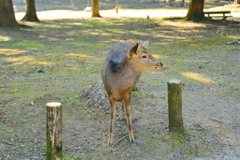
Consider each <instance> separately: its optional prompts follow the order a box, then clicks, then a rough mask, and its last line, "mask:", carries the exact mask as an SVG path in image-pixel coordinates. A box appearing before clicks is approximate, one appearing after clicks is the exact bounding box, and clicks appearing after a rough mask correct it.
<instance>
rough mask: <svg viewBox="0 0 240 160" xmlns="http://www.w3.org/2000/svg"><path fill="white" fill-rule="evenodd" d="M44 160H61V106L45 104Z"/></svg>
mask: <svg viewBox="0 0 240 160" xmlns="http://www.w3.org/2000/svg"><path fill="white" fill-rule="evenodd" d="M46 120H47V122H46V159H47V160H61V159H62V156H63V155H62V104H61V103H58V102H51V103H47V104H46Z"/></svg>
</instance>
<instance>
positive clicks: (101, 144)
mask: <svg viewBox="0 0 240 160" xmlns="http://www.w3.org/2000/svg"><path fill="white" fill-rule="evenodd" d="M69 12H71V13H70V14H69ZM146 12H148V11H141V13H139V14H142V13H144V15H145V13H146ZM164 12H165V11H164ZM168 12H169V13H172V11H169V10H168ZM67 13H68V14H67ZM81 13H83V12H81ZM180 13H181V14H182V15H185V13H186V10H184V11H179V13H177V12H174V16H175V14H176V15H179V14H180ZM84 14H89V13H84ZM234 14H236V15H238V14H239V12H236V13H234ZM22 15H23V13H17V14H16V17H17V19H18V20H19V19H20V17H22ZM47 15H48V17H47ZM49 15H50V16H49ZM55 15H57V17H58V16H59V15H62V16H66V17H64V20H61V19H59V20H57V21H54V22H51V20H52V19H55V18H57V17H55ZM102 15H104V13H102ZM129 15H131V14H130V13H129ZM144 15H143V17H145V16H144ZM172 15H173V14H170V16H172ZM38 16H39V19H40V20H41V19H42V20H44V21H45V22H44V23H45V24H51V23H56V22H59V23H62V22H67V23H70V21H71V20H73V19H74V20H76V19H80V20H84V19H88V18H89V17H88V15H82V14H81V16H79V12H74V11H59V12H58V11H46V12H41V13H39V14H38ZM125 16H126V15H124V17H125ZM150 17H151V16H150ZM236 18H237V17H236ZM47 19H49V20H47ZM66 19H68V20H66ZM26 24H30V25H32V26H34V24H32V23H26ZM148 25H149V24H148ZM155 25H156V24H152V26H150V27H155V29H156V32H157V33H159V34H161V33H162V32H164V34H165V38H164V39H160V38H158V39H157V38H156V39H154V38H151V37H148V38H149V39H150V42H151V41H152V42H154V43H157V41H161V43H165V42H174V41H180V40H184V39H203V38H208V37H213V36H214V35H219V36H222V35H224V34H225V32H227V34H228V35H229V36H234V37H235V38H236V39H239V38H240V30H239V24H238V23H236V24H233V23H231V24H228V25H227V24H226V25H222V26H218V25H217V24H214V23H213V24H212V23H210V24H208V25H207V27H206V26H205V24H201V23H192V22H186V23H182V22H174V21H161V22H159V24H158V25H157V26H155ZM169 26H170V27H169ZM131 27H133V29H134V27H137V26H131ZM147 27H149V26H147ZM216 27H218V28H217V29H216ZM190 28H192V29H191V30H190ZM77 29H78V28H71V30H77ZM130 29H131V28H130ZM160 30H161V31H160ZM169 30H175V32H174V33H172V32H169ZM189 30H190V31H189ZM199 30H200V31H201V32H199ZM0 31H5V30H3V29H1V30H0ZM62 31H64V30H62ZM65 31H69V30H68V29H67V28H65ZM7 32H8V30H7ZM22 32H24V36H26V37H27V38H28V39H32V40H36V39H37V38H39V36H38V37H34V36H32V35H36V34H39V35H41V34H42V35H43V34H44V31H31V32H29V34H26V31H24V30H23V31H22ZM37 32H38V33H37ZM2 33H3V32H2ZM176 33H177V34H176ZM8 34H9V35H11V34H12V35H13V34H18V33H11V32H9V33H8ZM176 35H177V36H176ZM48 36H49V37H54V36H56V35H54V32H52V33H51V34H50V33H49V35H48ZM26 37H25V38H26ZM63 37H65V38H66V37H67V35H63ZM55 38H56V37H55ZM61 38H62V37H61ZM114 38H117V37H113V39H114ZM159 39H160V40H159ZM103 40H105V39H103ZM93 41H94V40H93ZM121 41H123V40H121ZM51 43H59V45H63V46H64V41H61V42H59V41H54V40H53V41H51ZM209 43H211V42H209ZM219 43H220V42H219ZM224 45H226V43H224ZM229 46H230V48H229V52H228V53H225V52H224V53H222V52H221V51H218V56H220V58H214V56H215V55H211V53H209V55H204V56H206V57H207V56H208V57H207V58H206V59H207V61H206V59H204V58H202V57H201V56H203V55H202V54H201V56H198V55H195V56H194V58H193V59H194V60H196V63H199V64H203V65H199V66H198V69H200V70H201V69H202V68H216V69H220V70H222V72H221V75H216V74H213V72H210V71H208V70H201V71H200V72H201V73H202V74H207V75H210V76H211V77H212V78H211V79H210V80H209V79H207V78H206V77H200V79H202V81H203V83H202V84H197V85H196V84H191V83H190V84H188V83H185V82H184V84H183V118H184V126H185V129H186V131H187V134H186V135H185V136H184V141H181V139H179V137H174V136H169V133H168V108H167V86H166V82H167V81H168V79H169V78H175V77H168V76H167V75H168V74H169V75H171V76H172V75H173V73H170V72H171V70H169V68H171V67H176V68H177V67H180V68H181V66H177V65H178V63H177V62H172V61H171V60H165V63H167V64H168V65H167V66H166V67H165V68H163V69H162V70H158V71H149V72H147V73H144V74H143V75H142V77H141V80H140V82H139V86H141V88H142V89H143V91H142V92H133V97H132V119H133V127H134V135H135V138H136V143H135V144H130V143H129V142H128V138H127V137H125V135H126V134H127V125H126V121H116V122H115V126H114V133H115V135H114V136H115V137H114V142H116V141H117V140H119V139H121V138H122V137H125V138H123V139H122V140H121V141H119V142H118V143H116V145H115V146H114V147H109V146H107V135H108V131H109V119H110V115H109V106H108V101H107V97H106V93H105V91H104V89H103V86H102V84H101V82H99V81H100V76H99V72H90V73H87V74H86V75H85V76H86V77H89V78H90V79H91V80H90V81H89V83H90V84H88V85H89V86H88V88H89V87H90V85H92V84H94V83H92V82H93V81H95V82H96V84H95V85H94V87H92V88H91V90H90V91H89V94H88V95H84V96H83V95H82V94H83V93H85V92H86V87H85V88H84V87H81V85H79V86H78V87H76V84H80V83H88V82H81V81H82V80H84V78H79V76H78V77H77V76H76V75H74V74H71V72H70V71H69V73H67V75H66V76H65V77H64V78H63V79H61V81H62V82H63V83H64V84H67V85H66V86H61V87H62V88H66V89H67V90H73V89H75V90H77V91H76V92H77V94H78V96H77V100H78V101H81V107H79V105H78V104H74V103H67V102H66V103H65V104H64V106H63V111H64V126H63V146H64V147H63V151H64V157H65V158H64V159H84V160H90V159H106V160H108V159H123V160H126V159H132V160H135V159H138V160H153V159H154V160H155V159H156V160H163V159H164V160H168V159H169V160H184V159H193V160H213V159H222V160H238V159H240V99H239V96H240V94H239V90H240V88H239V83H240V75H239V68H240V63H239V61H240V57H239V56H240V54H239V53H240V45H237V44H235V45H226V47H229ZM173 47H174V46H173ZM108 48H110V46H109V47H106V49H104V52H101V51H100V52H101V53H97V54H98V56H99V57H101V58H104V57H105V56H106V53H107V52H106V51H107V50H108ZM203 50H204V52H206V53H207V50H206V49H205V48H204V47H203ZM196 54H197V53H196ZM199 54H200V53H199ZM172 56H174V54H173V55H172ZM202 61H203V63H202ZM200 62H201V63H200ZM69 63H70V62H69ZM72 63H74V62H72ZM163 63H164V60H163ZM1 65H2V66H4V65H8V64H7V62H5V61H1ZM59 66H60V67H61V65H59ZM59 66H57V67H59ZM226 66H227V67H232V68H233V70H231V71H228V70H227V71H224V68H225V67H226ZM190 68H191V67H190ZM37 69H38V68H37ZM72 73H74V72H72ZM79 73H80V72H79ZM1 74H3V76H2V77H3V78H4V79H5V80H6V81H8V80H9V81H11V80H12V79H14V80H18V81H19V83H20V82H22V81H25V80H26V81H27V80H28V79H27V78H26V79H25V76H24V75H23V76H18V77H16V76H14V73H13V74H12V75H4V74H7V73H4V70H3V71H1ZM36 74H37V73H36ZM186 74H187V73H186ZM163 75H164V76H163ZM179 76H180V75H179V73H176V77H177V78H178V77H179ZM191 76H193V77H191ZM191 76H190V78H192V79H194V75H191ZM195 76H196V75H195ZM57 78H58V77H55V80H54V79H51V78H49V79H46V81H44V82H38V83H39V85H42V87H41V88H42V89H41V91H42V90H43V91H44V90H46V89H47V88H48V87H47V86H51V85H54V83H55V81H56V79H57ZM198 78H199V77H198ZM36 81H37V79H36ZM66 81H67V83H66ZM205 82H206V83H205ZM208 82H209V83H208ZM31 83H34V79H33V81H31ZM5 84H7V83H6V82H4V85H5ZM61 87H59V90H60V91H61V90H62V88H61ZM6 88H9V91H7V89H6ZM26 88H27V86H26ZM1 89H6V90H5V91H6V94H11V92H13V91H12V90H13V89H12V87H11V86H6V85H5V87H4V86H3V85H1ZM36 92H37V91H36ZM83 97H84V98H85V99H84V98H83ZM21 98H22V97H9V96H5V95H4V96H3V97H1V104H2V106H3V108H2V110H1V111H0V113H1V114H0V120H1V134H2V139H1V141H0V150H1V151H0V159H1V160H5V159H17V160H18V159H21V160H23V159H25V160H27V159H45V108H44V106H43V102H46V101H51V100H55V101H57V100H59V99H57V98H56V97H54V95H45V96H44V97H40V98H38V99H36V100H34V102H31V103H28V104H26V105H21V106H18V105H17V103H18V100H19V99H21ZM23 98H24V96H23ZM9 102H11V105H10V107H9V108H10V109H13V110H11V111H9V113H8V112H7V108H4V106H5V104H8V103H9ZM74 102H75V101H74ZM66 104H68V106H66ZM69 104H71V106H69ZM14 106H18V109H14ZM120 112H121V111H120V107H119V108H118V110H117V115H118V114H119V113H120ZM13 117H14V118H13ZM15 128H17V130H15Z"/></svg>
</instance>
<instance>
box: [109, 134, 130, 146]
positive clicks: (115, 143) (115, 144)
mask: <svg viewBox="0 0 240 160" xmlns="http://www.w3.org/2000/svg"><path fill="white" fill-rule="evenodd" d="M127 136H128V134H126V135H125V136H123V137H122V138H120V139H119V140H117V142H115V143H113V145H112V146H113V147H114V146H115V145H116V144H117V143H118V142H120V141H121V140H123V139H124V138H126V137H127Z"/></svg>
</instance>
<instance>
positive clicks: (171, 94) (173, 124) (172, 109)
mask: <svg viewBox="0 0 240 160" xmlns="http://www.w3.org/2000/svg"><path fill="white" fill-rule="evenodd" d="M168 118H169V130H170V132H175V133H180V134H183V133H184V126H183V118H182V83H181V81H180V80H177V79H171V80H169V82H168Z"/></svg>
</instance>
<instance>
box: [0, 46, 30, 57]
mask: <svg viewBox="0 0 240 160" xmlns="http://www.w3.org/2000/svg"><path fill="white" fill-rule="evenodd" d="M25 52H26V51H24V50H20V49H9V48H0V54H3V55H6V56H10V55H18V54H22V53H25Z"/></svg>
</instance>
